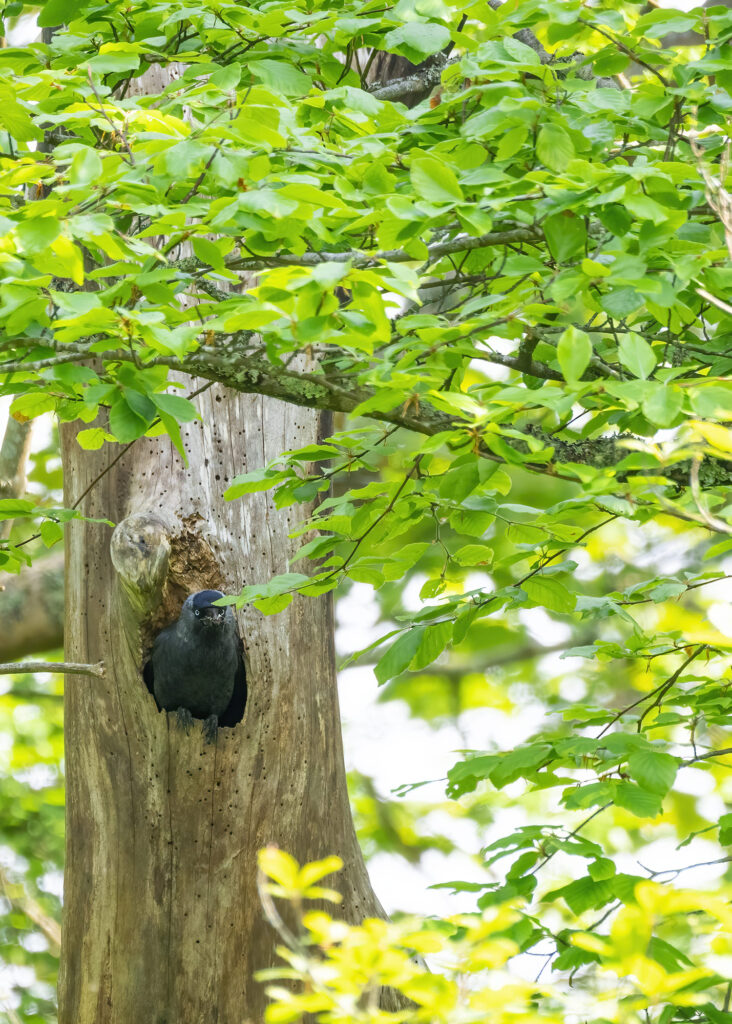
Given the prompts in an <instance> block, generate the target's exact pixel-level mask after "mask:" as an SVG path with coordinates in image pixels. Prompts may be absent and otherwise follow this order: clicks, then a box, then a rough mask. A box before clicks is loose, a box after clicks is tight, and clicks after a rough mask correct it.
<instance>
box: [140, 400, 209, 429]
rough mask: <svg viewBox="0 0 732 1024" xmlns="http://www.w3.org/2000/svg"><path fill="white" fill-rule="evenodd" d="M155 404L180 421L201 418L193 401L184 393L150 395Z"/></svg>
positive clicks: (184, 421)
mask: <svg viewBox="0 0 732 1024" xmlns="http://www.w3.org/2000/svg"><path fill="white" fill-rule="evenodd" d="M150 398H151V399H152V402H153V404H154V405H155V406H156V407H157V408H158V409H159V410H160V411H161V412H164V413H167V414H168V416H172V417H173V418H174V419H176V420H177V421H178V422H179V423H190V422H191V421H192V420H198V419H200V418H201V416H200V413H199V412H198V410H197V409H196V407H195V405H194V404H193V402H190V401H189V400H188V399H187V398H184V397H183V395H166V394H153V395H150Z"/></svg>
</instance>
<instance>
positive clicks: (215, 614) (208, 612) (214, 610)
mask: <svg viewBox="0 0 732 1024" xmlns="http://www.w3.org/2000/svg"><path fill="white" fill-rule="evenodd" d="M203 614H204V618H207V619H212V620H213V621H214V622H221V621H222V620H223V618H224V615H226V608H218V607H217V606H216V605H209V607H208V608H204V610H203Z"/></svg>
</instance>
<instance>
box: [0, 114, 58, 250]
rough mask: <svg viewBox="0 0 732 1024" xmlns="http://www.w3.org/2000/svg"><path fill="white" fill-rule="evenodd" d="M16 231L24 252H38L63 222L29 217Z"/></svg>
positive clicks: (47, 243) (52, 218) (20, 223)
mask: <svg viewBox="0 0 732 1024" xmlns="http://www.w3.org/2000/svg"><path fill="white" fill-rule="evenodd" d="M1 110H2V103H1V102H0V111H1ZM15 232H16V234H17V236H18V240H19V242H20V244H21V246H22V248H23V251H24V252H27V253H37V252H42V251H43V250H44V249H46V248H47V247H48V246H49V245H50V244H51V242H53V240H54V239H55V238H57V237H58V235H59V234H60V233H61V223H60V221H59V220H57V218H56V217H29V218H28V219H27V220H22V221H20V222H19V223H18V225H17V226H16V228H15Z"/></svg>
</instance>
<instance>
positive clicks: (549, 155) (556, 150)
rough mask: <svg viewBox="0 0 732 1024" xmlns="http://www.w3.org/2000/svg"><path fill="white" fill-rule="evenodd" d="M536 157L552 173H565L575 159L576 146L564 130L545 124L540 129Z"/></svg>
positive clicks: (556, 125)
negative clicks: (568, 165) (570, 162)
mask: <svg viewBox="0 0 732 1024" xmlns="http://www.w3.org/2000/svg"><path fill="white" fill-rule="evenodd" d="M536 155H537V156H538V158H539V159H540V160H541V162H542V163H543V164H545V165H546V166H547V167H548V168H549V169H550V170H552V171H563V170H564V169H565V168H566V166H567V164H568V163H569V161H570V160H571V159H572V158H573V157H574V155H575V154H574V146H573V145H572V140H571V139H570V137H569V135H567V133H566V132H565V130H564V128H562V127H560V125H558V124H545V125H543V126H542V127H541V128H540V129H539V135H538V137H537V140H536Z"/></svg>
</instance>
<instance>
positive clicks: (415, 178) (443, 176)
mask: <svg viewBox="0 0 732 1024" xmlns="http://www.w3.org/2000/svg"><path fill="white" fill-rule="evenodd" d="M409 177H410V178H411V181H412V185H413V187H414V190H415V192H417V193H418V194H419V195H420V196H422V198H423V199H429V201H430V202H433V203H454V202H459V201H461V200H462V198H463V191H462V189H461V188H460V185H459V183H458V180H457V178H456V177H455V173H454V172H453V171H452V170H451V169H450V168H449V167H447V166H446V165H445V164H443V163H442V162H441V161H440V160H437V159H435V157H432V156H422V157H416V158H415V159H414V160H412V165H411V168H410V172H409Z"/></svg>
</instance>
